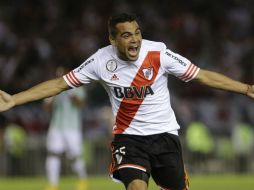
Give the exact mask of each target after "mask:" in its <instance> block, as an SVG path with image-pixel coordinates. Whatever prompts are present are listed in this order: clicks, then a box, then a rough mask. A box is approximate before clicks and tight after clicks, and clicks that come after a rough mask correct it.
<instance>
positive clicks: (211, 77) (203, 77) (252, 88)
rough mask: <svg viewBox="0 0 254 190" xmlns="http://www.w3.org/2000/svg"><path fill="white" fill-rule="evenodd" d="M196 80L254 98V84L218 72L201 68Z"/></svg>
mask: <svg viewBox="0 0 254 190" xmlns="http://www.w3.org/2000/svg"><path fill="white" fill-rule="evenodd" d="M195 80H196V81H198V82H200V83H202V84H205V85H207V86H210V87H213V88H217V89H222V90H228V91H232V92H237V93H241V94H245V95H248V96H249V97H252V98H254V85H248V84H245V83H242V82H239V81H236V80H233V79H231V78H229V77H227V76H225V75H222V74H219V73H216V72H212V71H207V70H203V69H200V71H199V72H198V74H197V76H196V77H195Z"/></svg>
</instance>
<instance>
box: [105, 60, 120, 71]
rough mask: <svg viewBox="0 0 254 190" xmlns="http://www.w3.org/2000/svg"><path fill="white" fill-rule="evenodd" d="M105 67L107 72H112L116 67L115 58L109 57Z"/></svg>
mask: <svg viewBox="0 0 254 190" xmlns="http://www.w3.org/2000/svg"><path fill="white" fill-rule="evenodd" d="M106 68H107V70H108V71H109V72H114V71H115V70H116V69H117V63H116V60H114V59H111V60H109V61H108V62H107V64H106Z"/></svg>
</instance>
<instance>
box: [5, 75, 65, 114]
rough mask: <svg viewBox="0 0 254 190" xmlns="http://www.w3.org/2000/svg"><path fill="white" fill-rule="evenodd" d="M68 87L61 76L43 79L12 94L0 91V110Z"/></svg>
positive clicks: (56, 92)
mask: <svg viewBox="0 0 254 190" xmlns="http://www.w3.org/2000/svg"><path fill="white" fill-rule="evenodd" d="M69 88H70V87H69V86H68V85H67V83H66V82H65V80H64V79H63V77H59V78H56V79H52V80H48V81H45V82H43V83H40V84H38V85H36V86H34V87H32V88H30V89H28V90H25V91H22V92H20V93H17V94H14V95H10V94H7V93H6V92H4V91H0V112H1V111H6V110H9V109H11V108H12V107H14V106H17V105H21V104H25V103H28V102H32V101H36V100H40V99H44V98H47V97H50V96H55V95H57V94H59V93H61V92H62V91H65V90H67V89H69Z"/></svg>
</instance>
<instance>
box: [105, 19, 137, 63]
mask: <svg viewBox="0 0 254 190" xmlns="http://www.w3.org/2000/svg"><path fill="white" fill-rule="evenodd" d="M116 29H117V34H116V37H111V38H110V41H111V44H112V45H113V46H115V47H116V48H117V50H118V56H119V58H121V59H123V60H126V61H136V60H137V59H138V56H139V51H140V47H141V40H142V35H141V31H140V28H139V25H138V23H137V22H136V21H132V22H123V23H118V24H117V25H116Z"/></svg>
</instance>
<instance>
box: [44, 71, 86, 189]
mask: <svg viewBox="0 0 254 190" xmlns="http://www.w3.org/2000/svg"><path fill="white" fill-rule="evenodd" d="M65 73H66V68H64V67H58V68H57V70H56V75H57V76H58V77H59V76H62V75H63V74H65ZM84 100H85V91H84V89H83V88H75V89H72V90H69V91H67V92H64V93H62V94H59V95H57V96H54V97H50V98H47V99H45V107H46V109H47V110H48V111H50V113H51V120H50V127H49V131H48V135H47V150H48V156H47V159H46V174H47V178H48V181H49V186H48V187H47V188H46V190H58V184H59V176H60V169H61V156H62V154H63V153H66V154H67V156H68V159H69V160H70V161H71V162H72V165H71V166H72V169H73V171H74V172H75V173H76V174H77V176H78V178H79V181H78V184H77V190H87V180H86V178H87V173H86V168H85V163H84V160H83V159H82V158H81V154H82V146H83V145H82V118H81V107H82V105H83V103H84Z"/></svg>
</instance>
